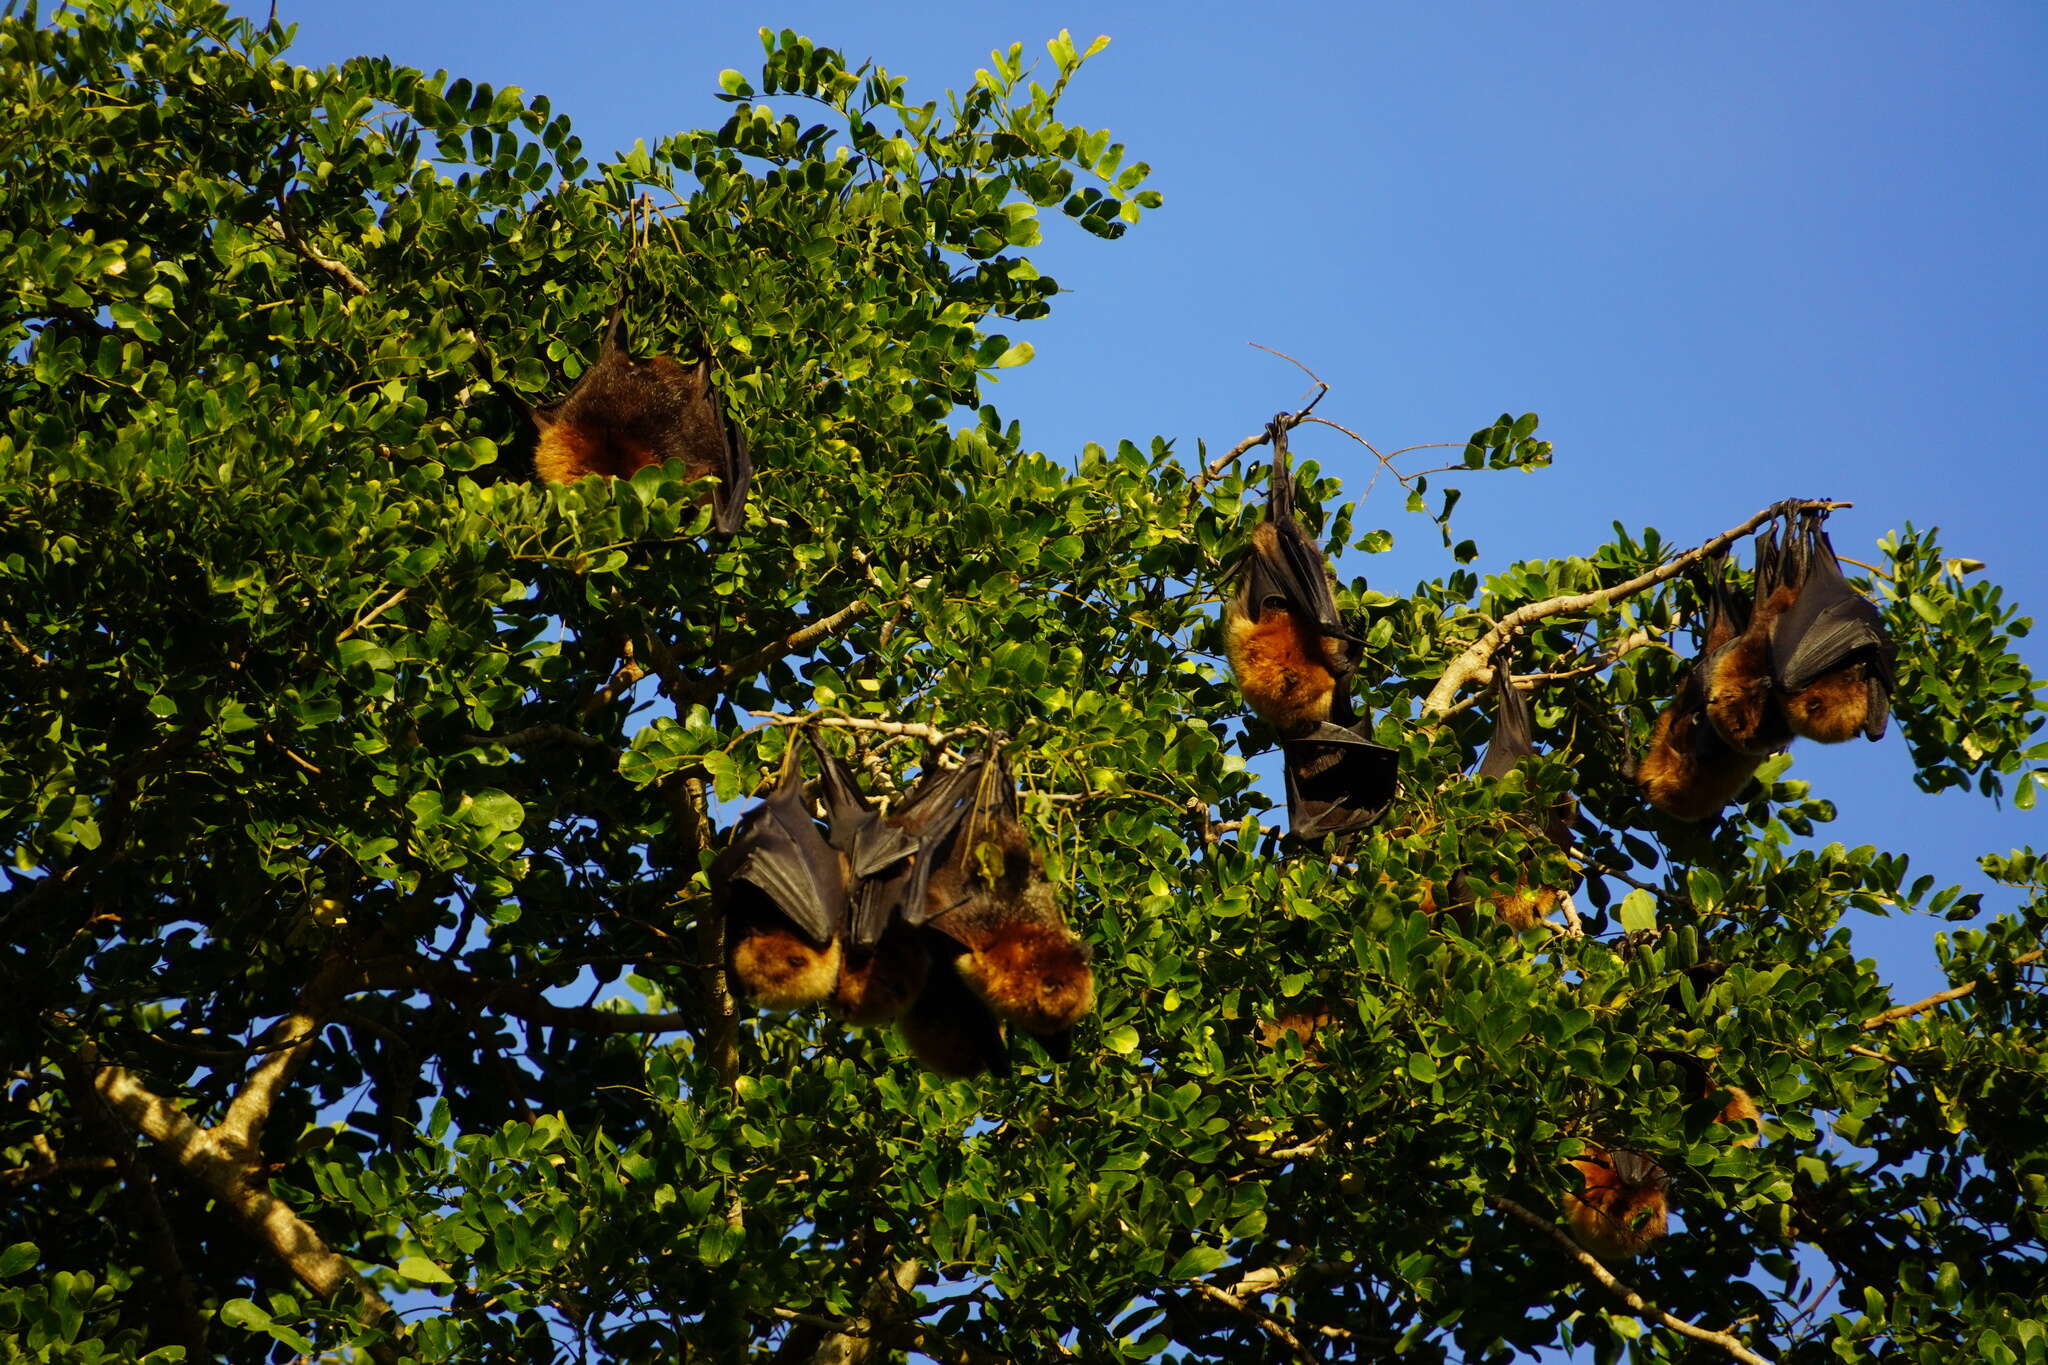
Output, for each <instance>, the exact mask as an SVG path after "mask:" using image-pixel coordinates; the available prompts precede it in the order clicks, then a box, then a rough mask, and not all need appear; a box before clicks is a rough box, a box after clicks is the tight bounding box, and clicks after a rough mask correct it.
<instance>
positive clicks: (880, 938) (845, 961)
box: [811, 734, 931, 1028]
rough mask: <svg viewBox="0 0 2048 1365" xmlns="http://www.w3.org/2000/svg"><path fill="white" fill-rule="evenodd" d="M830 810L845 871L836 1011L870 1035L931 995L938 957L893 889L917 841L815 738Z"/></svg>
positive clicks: (831, 832) (829, 828)
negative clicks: (928, 984)
mask: <svg viewBox="0 0 2048 1365" xmlns="http://www.w3.org/2000/svg"><path fill="white" fill-rule="evenodd" d="M811 747H812V748H813V749H814V750H815V751H816V752H817V755H818V764H819V772H820V777H819V790H820V793H821V795H822V798H823V801H824V806H825V840H826V842H827V843H829V844H831V845H832V847H833V848H835V849H837V850H838V851H839V854H840V858H841V860H842V861H843V862H844V864H845V867H846V880H847V887H848V891H847V917H846V931H845V946H844V948H843V950H842V957H841V961H840V963H839V974H838V979H837V981H836V982H835V983H834V986H833V988H832V993H831V1007H832V1011H833V1013H835V1014H837V1015H838V1016H839V1017H840V1018H841V1019H844V1020H845V1021H846V1022H847V1023H849V1024H853V1025H855V1026H857V1027H863V1028H871V1027H874V1026H877V1025H880V1024H886V1023H890V1022H893V1021H894V1020H896V1019H899V1018H901V1017H902V1016H903V1014H904V1013H905V1012H906V1011H907V1010H908V1009H909V1008H910V1005H911V1002H912V1001H914V1000H915V999H916V998H917V996H918V993H919V992H920V991H922V990H923V989H924V984H925V978H926V975H927V974H928V973H929V971H930V970H931V955H930V954H929V953H928V952H927V951H926V949H925V945H924V942H923V940H922V938H921V937H920V936H919V935H918V934H917V933H916V932H915V931H914V930H912V929H911V928H910V927H909V926H908V925H906V924H904V923H903V922H902V916H901V903H900V898H898V897H893V896H891V895H890V894H889V890H888V888H889V887H891V886H892V885H895V884H898V883H899V882H901V881H902V880H903V878H905V877H907V876H910V875H912V874H913V873H914V870H915V864H916V863H917V861H918V838H917V836H916V835H915V834H914V833H912V832H910V831H909V830H906V829H904V828H903V827H902V825H901V824H900V823H896V822H891V821H888V820H884V819H883V818H882V817H881V816H880V815H879V814H877V813H876V812H875V809H874V807H873V806H871V805H870V804H869V803H868V799H867V797H866V796H865V795H864V794H862V792H861V790H860V787H859V785H858V784H857V783H856V782H855V781H854V779H853V774H852V773H850V772H848V771H847V769H846V765H845V764H843V763H841V762H840V761H839V759H838V758H837V757H835V756H834V755H833V754H832V753H831V752H830V751H828V750H827V749H826V748H825V747H824V746H823V745H822V744H820V743H819V742H818V739H817V736H816V734H813V735H812V736H811Z"/></svg>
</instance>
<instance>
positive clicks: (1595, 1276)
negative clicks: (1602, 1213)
mask: <svg viewBox="0 0 2048 1365" xmlns="http://www.w3.org/2000/svg"><path fill="white" fill-rule="evenodd" d="M1486 1202H1487V1203H1489V1204H1491V1205H1493V1206H1494V1207H1495V1208H1497V1209H1499V1210H1500V1211H1501V1212H1502V1213H1505V1214H1507V1215H1508V1216H1509V1217H1511V1218H1513V1219H1515V1220H1516V1221H1518V1222H1521V1223H1526V1224H1527V1225H1528V1226H1530V1227H1532V1228H1534V1229H1536V1231H1538V1232H1540V1233H1542V1234H1543V1235H1544V1236H1545V1237H1548V1238H1549V1239H1550V1240H1551V1241H1553V1242H1555V1243H1557V1245H1558V1246H1559V1248H1561V1249H1562V1250H1563V1251H1564V1253H1565V1254H1566V1255H1568V1256H1570V1257H1571V1258H1572V1259H1573V1260H1574V1261H1577V1262H1578V1263H1579V1268H1580V1269H1581V1270H1583V1271H1585V1272H1586V1274H1587V1275H1588V1276H1589V1277H1590V1278H1591V1279H1592V1280H1593V1281H1594V1282H1595V1283H1596V1284H1598V1285H1599V1286H1600V1287H1601V1288H1603V1289H1605V1290H1606V1291H1607V1292H1608V1293H1610V1294H1612V1295H1614V1297H1615V1298H1617V1299H1620V1300H1621V1301H1622V1303H1623V1304H1625V1305H1627V1307H1628V1310H1629V1311H1630V1312H1631V1313H1634V1314H1635V1315H1636V1316H1637V1317H1639V1318H1641V1319H1642V1320H1643V1321H1644V1322H1648V1323H1654V1324H1656V1325H1658V1326H1660V1327H1669V1328H1670V1329H1671V1330H1672V1331H1674V1332H1676V1333H1678V1334H1679V1335H1680V1336H1683V1337H1691V1338H1692V1339H1693V1340H1694V1341H1703V1342H1705V1343H1706V1344H1708V1345H1709V1346H1718V1347H1720V1348H1721V1349H1722V1350H1723V1351H1726V1352H1727V1353H1728V1355H1729V1358H1730V1359H1733V1360H1739V1361H1741V1362H1743V1365H1771V1362H1770V1361H1769V1360H1767V1359H1765V1358H1764V1357H1763V1356H1760V1355H1758V1354H1757V1353H1756V1352H1754V1351H1752V1350H1750V1349H1749V1348H1748V1347H1747V1346H1744V1345H1743V1344H1742V1343H1741V1342H1740V1341H1738V1340H1736V1339H1735V1338H1734V1337H1732V1336H1730V1335H1728V1333H1726V1332H1714V1331H1709V1330H1708V1329H1707V1328H1705V1327H1695V1326H1693V1325H1692V1324H1691V1323H1689V1322H1687V1321H1686V1320H1685V1319H1683V1318H1674V1317H1672V1316H1671V1314H1669V1313H1667V1312H1665V1311H1664V1310H1663V1309H1661V1308H1659V1307H1657V1306H1656V1305H1655V1304H1653V1303H1651V1302H1650V1301H1649V1300H1647V1299H1645V1298H1644V1297H1643V1296H1642V1295H1640V1294H1638V1293H1636V1291H1635V1290H1633V1289H1630V1288H1629V1287H1628V1286H1627V1285H1625V1284H1623V1283H1622V1282H1621V1281H1620V1280H1617V1279H1615V1278H1614V1276H1613V1275H1612V1274H1611V1273H1609V1271H1608V1269H1607V1267H1606V1266H1604V1265H1601V1264H1600V1262H1599V1261H1598V1260H1597V1259H1596V1258H1595V1257H1594V1256H1593V1255H1592V1254H1591V1253H1589V1252H1587V1251H1585V1250H1584V1249H1582V1248H1581V1247H1580V1246H1579V1244H1578V1243H1577V1242H1574V1241H1573V1240H1572V1239H1571V1238H1570V1237H1568V1236H1566V1235H1565V1231H1564V1229H1563V1228H1560V1227H1558V1226H1557V1225H1556V1224H1554V1223H1552V1222H1551V1221H1550V1220H1549V1219H1547V1218H1544V1217H1543V1216H1542V1215H1540V1214H1536V1213H1531V1212H1530V1211H1529V1210H1528V1209H1525V1208H1523V1207H1522V1206H1521V1205H1520V1204H1517V1203H1516V1202H1515V1201H1514V1200H1512V1199H1505V1198H1502V1197H1501V1196H1500V1195H1489V1196H1487V1200H1486Z"/></svg>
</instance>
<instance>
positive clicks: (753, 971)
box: [711, 742, 846, 1009]
mask: <svg viewBox="0 0 2048 1365" xmlns="http://www.w3.org/2000/svg"><path fill="white" fill-rule="evenodd" d="M711 886H712V891H713V894H714V895H715V896H716V897H717V898H718V903H719V907H720V908H721V909H722V910H723V912H724V914H725V920H726V929H725V942H726V957H727V963H728V965H729V967H730V968H731V972H732V976H733V979H734V980H735V981H736V982H737V983H738V984H739V988H740V990H741V992H742V993H743V994H744V995H746V996H747V997H748V998H749V999H751V1000H752V1001H754V1003H756V1004H759V1005H764V1006H766V1007H767V1008H769V1009H797V1008H800V1007H802V1006H804V1005H815V1004H817V1003H819V1002H820V1001H822V1000H826V999H828V998H830V997H831V995H832V993H833V991H834V989H835V988H836V987H837V985H838V982H839V969H840V963H841V961H842V958H843V956H844V950H843V949H842V947H841V944H840V939H841V936H842V935H843V934H844V932H845V929H846V866H845V864H844V862H843V861H842V860H841V858H840V855H839V852H838V850H837V849H834V848H833V847H832V845H830V844H829V843H827V842H826V841H825V836H824V834H823V833H821V832H820V831H819V829H818V822H817V820H816V819H814V818H813V817H812V815H811V802H810V799H809V798H808V797H807V796H805V795H804V781H803V769H802V767H801V766H800V765H799V764H798V762H797V747H796V745H795V743H794V742H792V743H791V744H790V746H789V748H788V750H787V751H786V752H785V753H784V755H783V759H782V773H781V776H780V777H779V778H777V780H776V783H775V786H774V788H773V789H772V790H771V791H770V792H769V793H768V795H767V796H766V797H765V798H763V799H762V801H761V803H760V804H759V805H757V806H755V807H754V808H753V809H752V810H750V811H748V812H747V813H746V814H744V815H742V816H741V817H740V819H739V824H738V826H737V827H736V828H735V829H734V830H733V835H732V839H731V841H730V842H729V843H727V845H726V847H725V851H724V852H722V853H720V854H719V855H718V858H717V860H716V861H715V862H714V863H713V864H712V869H711Z"/></svg>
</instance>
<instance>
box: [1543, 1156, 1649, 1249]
mask: <svg viewBox="0 0 2048 1365" xmlns="http://www.w3.org/2000/svg"><path fill="white" fill-rule="evenodd" d="M1572 1165H1573V1166H1575V1167H1577V1168H1578V1172H1579V1177H1580V1179H1581V1181H1582V1182H1583V1183H1582V1185H1581V1186H1580V1189H1579V1193H1577V1194H1576V1195H1573V1194H1567V1195H1565V1197H1564V1211H1565V1219H1566V1221H1567V1222H1569V1223H1570V1224H1571V1229H1572V1236H1573V1237H1575V1238H1577V1239H1578V1243H1579V1245H1580V1246H1582V1247H1584V1248H1585V1249H1586V1250H1588V1251H1590V1252H1592V1253H1593V1254H1594V1255H1595V1256H1599V1257H1602V1258H1603V1259H1606V1260H1611V1261H1619V1260H1627V1259H1628V1258H1629V1257H1631V1256H1637V1255H1640V1254H1641V1253H1642V1252H1644V1251H1646V1250H1648V1249H1649V1247H1650V1246H1651V1244H1652V1243H1654V1242H1656V1241H1658V1240H1659V1239H1660V1238H1662V1237H1663V1236H1664V1234H1665V1232H1666V1231H1667V1230H1668V1229H1669V1226H1670V1223H1669V1214H1670V1211H1671V1195H1670V1181H1669V1180H1668V1179H1667V1178H1666V1177H1665V1174H1664V1169H1663V1168H1662V1167H1661V1166H1659V1165H1658V1164H1657V1163H1656V1162H1654V1161H1652V1160H1650V1158H1649V1157H1647V1156H1644V1155H1643V1154H1642V1153H1641V1152H1632V1151H1630V1150H1628V1149H1627V1148H1625V1147H1614V1148H1606V1147H1595V1146H1591V1145H1589V1146H1588V1147H1587V1150H1586V1154H1585V1155H1584V1156H1582V1157H1579V1158H1577V1159H1576V1160H1574V1161H1573V1162H1572Z"/></svg>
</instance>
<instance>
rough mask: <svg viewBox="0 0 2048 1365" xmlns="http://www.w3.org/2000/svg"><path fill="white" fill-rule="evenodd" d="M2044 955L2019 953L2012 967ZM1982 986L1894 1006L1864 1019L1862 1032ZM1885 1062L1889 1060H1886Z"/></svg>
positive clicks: (1976, 983)
mask: <svg viewBox="0 0 2048 1365" xmlns="http://www.w3.org/2000/svg"><path fill="white" fill-rule="evenodd" d="M2044 954H2048V948H2036V949H2035V950H2034V951H2033V952H2031V953H2021V954H2020V955H2019V956H2018V957H2016V958H2014V959H2013V960H2012V965H2013V966H2015V967H2024V966H2027V965H2028V964H2029V963H2033V962H2039V961H2040V960H2041V958H2042V956H2043V955H2044ZM1983 984H1984V983H1983V982H1982V981H1969V982H1965V983H1964V984H1963V985H1960V986H1953V987H1951V988H1949V989H1948V990H1945V991H1936V992H1935V993H1934V994H1933V995H1930V996H1928V997H1927V998H1926V999H1925V1000H1915V1001H1914V1002H1913V1003H1912V1004H1910V1005H1894V1006H1893V1007H1892V1008H1890V1009H1888V1010H1885V1011H1884V1012H1883V1013H1881V1014H1873V1015H1871V1016H1870V1017H1869V1018H1868V1019H1865V1020H1864V1021H1863V1031H1864V1032H1865V1033H1869V1032H1871V1031H1872V1030H1874V1029H1881V1028H1883V1027H1884V1026H1885V1025H1886V1024H1895V1023H1897V1022H1898V1021H1899V1020H1901V1019H1910V1018H1912V1017H1913V1016H1914V1015H1916V1014H1925V1013H1927V1011H1929V1010H1931V1009H1935V1008H1938V1007H1939V1006H1942V1005H1946V1004H1947V1003H1948V1002H1949V1001H1951V1000H1961V999H1962V998H1963V997H1964V996H1966V995H1969V994H1971V993H1972V992H1974V991H1975V990H1976V989H1977V987H1979V986H1981V985H1983ZM1886 1060H1890V1059H1889V1058H1887V1059H1886Z"/></svg>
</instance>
